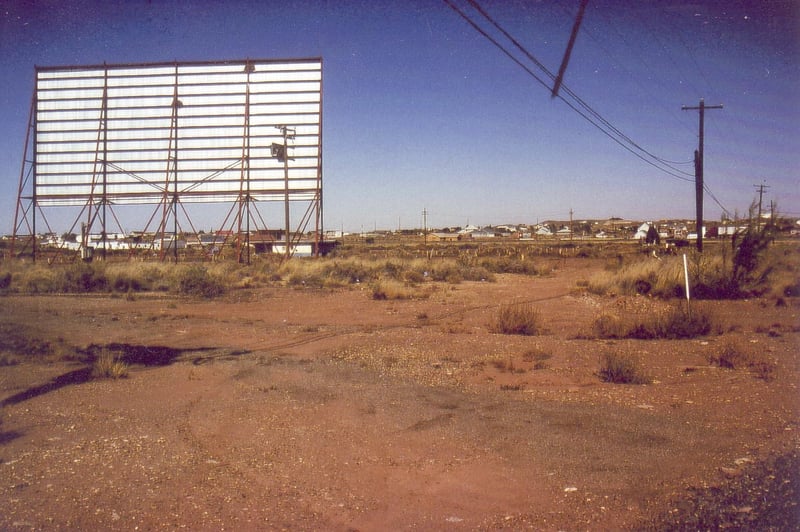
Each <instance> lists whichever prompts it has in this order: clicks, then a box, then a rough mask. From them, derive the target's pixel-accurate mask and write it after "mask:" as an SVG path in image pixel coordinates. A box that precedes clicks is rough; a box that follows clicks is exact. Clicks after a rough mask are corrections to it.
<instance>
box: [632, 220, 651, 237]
mask: <svg viewBox="0 0 800 532" xmlns="http://www.w3.org/2000/svg"><path fill="white" fill-rule="evenodd" d="M649 230H650V224H649V223H648V222H645V223H643V224H642V225H640V226H639V228H638V229H637V230H636V233H634V234H633V239H634V240H644V239H645V238H647V232H648V231H649Z"/></svg>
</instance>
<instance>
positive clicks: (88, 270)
mask: <svg viewBox="0 0 800 532" xmlns="http://www.w3.org/2000/svg"><path fill="white" fill-rule="evenodd" d="M61 276H62V277H61V291H62V292H75V293H79V294H80V293H86V292H104V291H106V290H107V289H108V279H107V278H106V275H105V271H104V268H103V266H102V265H97V264H94V263H92V264H86V263H84V262H77V263H75V264H71V265H69V266H67V267H66V268H64V269H63V270H62V271H61Z"/></svg>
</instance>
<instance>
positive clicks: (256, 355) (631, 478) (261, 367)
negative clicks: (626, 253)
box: [0, 259, 800, 530]
mask: <svg viewBox="0 0 800 532" xmlns="http://www.w3.org/2000/svg"><path fill="white" fill-rule="evenodd" d="M598 267H601V265H600V264H599V263H596V262H592V261H589V260H580V259H576V260H571V261H567V262H561V263H559V264H558V267H557V269H556V270H555V271H554V272H553V273H552V274H551V275H547V276H543V277H524V276H514V275H501V276H499V277H498V280H497V282H492V283H489V282H484V283H481V282H464V283H460V284H457V285H452V284H441V285H437V286H436V287H435V288H434V289H433V291H432V295H431V296H430V297H429V298H428V299H425V300H404V301H376V300H373V299H372V297H371V292H370V290H369V289H368V288H367V287H364V289H363V290H362V289H359V288H354V289H336V290H316V289H297V288H280V287H274V288H263V289H252V290H242V291H236V292H232V293H229V294H227V295H226V296H224V297H222V298H220V299H216V300H200V299H188V298H182V297H177V296H167V295H137V296H136V297H135V298H125V297H112V296H6V297H2V298H0V326H2V329H0V331H5V333H4V334H9V331H24V333H25V334H28V335H33V336H35V337H38V338H42V339H43V340H48V341H50V342H51V343H53V344H54V345H55V344H59V345H67V346H76V347H79V348H83V349H85V348H87V347H88V346H90V345H91V344H95V345H98V346H107V347H108V348H109V349H112V350H115V351H117V352H120V353H124V356H125V357H126V360H128V361H129V362H131V368H130V372H129V375H128V377H127V378H124V379H117V380H111V379H104V380H99V379H93V378H91V374H90V370H89V369H87V367H86V365H85V364H82V363H80V362H75V361H72V362H70V361H68V360H66V361H65V360H60V361H55V362H47V363H44V362H42V361H38V362H37V361H35V360H31V361H25V362H22V363H20V364H16V365H10V366H5V367H0V402H1V404H2V424H0V501H2V503H0V528H2V529H5V530H8V529H12V530H13V529H85V530H97V529H120V530H154V529H172V528H188V529H193V530H223V529H234V530H246V529H270V530H272V529H296V530H309V529H314V530H406V529H414V530H475V529H510V530H518V529H536V530H620V529H669V528H673V529H681V528H686V527H688V528H724V527H727V526H733V527H736V528H739V529H763V528H773V529H777V530H782V529H786V530H788V529H796V528H797V527H798V526H800V513H798V506H797V502H798V493H800V491H798V482H799V480H798V473H797V471H798V470H800V467H798V464H800V462H799V461H798V449H799V448H800V447H799V446H798V444H799V443H800V426H798V420H800V416H798V414H799V413H800V395H798V389H797V387H798V383H800V379H798V377H799V376H800V349H799V348H800V319H798V316H800V302H798V301H796V300H795V299H793V298H787V299H786V301H784V302H783V303H784V304H781V305H776V301H775V300H774V299H773V300H768V299H764V300H746V301H725V302H708V303H707V305H708V306H709V308H710V309H711V311H712V315H713V316H714V322H715V332H714V333H713V334H711V335H709V336H707V337H704V338H700V339H692V340H658V341H654V340H613V341H609V340H597V339H592V338H591V334H590V333H591V324H592V322H593V320H594V319H595V317H596V316H597V315H598V314H599V313H600V312H602V311H604V310H613V311H616V312H621V313H626V312H636V311H638V310H641V309H647V308H648V305H653V304H654V303H653V302H652V301H650V300H649V299H647V298H644V297H616V298H614V297H605V298H604V297H599V296H595V295H591V294H587V293H585V292H582V291H581V290H580V289H579V288H578V286H579V285H580V284H581V283H580V281H582V280H585V279H587V278H588V277H589V276H590V275H591V273H592V271H593V270H594V269H595V268H598ZM512 301H526V302H531V303H532V304H533V305H535V308H536V309H538V311H539V313H540V316H541V321H542V324H543V327H544V332H543V333H542V334H540V335H537V336H509V335H501V334H494V333H491V332H490V330H489V327H488V323H489V322H490V321H491V320H492V318H493V317H494V316H495V315H496V314H497V310H498V307H499V305H501V304H503V303H509V302H512ZM726 342H735V343H736V345H739V346H743V348H745V349H751V350H753V351H758V352H759V353H762V354H764V355H765V356H767V357H768V358H769V359H770V360H773V361H774V362H775V364H776V366H775V370H774V372H773V374H772V378H771V379H769V380H765V379H762V378H759V377H758V376H757V375H755V374H754V373H753V372H750V371H747V370H730V369H723V368H719V367H716V366H714V365H711V364H710V363H709V356H710V355H713V354H715V353H719V352H720V351H721V349H722V348H723V346H724V345H725V343H726ZM611 352H614V353H631V354H635V355H636V356H638V357H639V358H640V360H641V361H642V362H643V364H644V367H645V368H646V370H647V372H648V373H649V374H650V375H651V376H652V378H653V383H652V384H647V385H621V384H608V383H604V382H601V380H600V379H599V378H598V376H597V371H598V368H599V361H598V358H599V356H600V355H601V354H603V353H611Z"/></svg>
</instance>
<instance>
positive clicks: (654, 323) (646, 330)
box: [592, 305, 714, 340]
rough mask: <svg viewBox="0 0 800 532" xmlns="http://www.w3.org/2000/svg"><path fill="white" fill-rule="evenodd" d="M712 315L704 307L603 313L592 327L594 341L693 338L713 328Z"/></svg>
mask: <svg viewBox="0 0 800 532" xmlns="http://www.w3.org/2000/svg"><path fill="white" fill-rule="evenodd" d="M713 325H714V323H713V319H712V316H711V313H710V312H709V311H708V310H707V309H706V308H705V307H703V306H700V305H694V306H693V307H692V308H691V310H686V308H685V307H683V306H682V305H672V306H670V307H668V308H666V309H662V310H653V311H651V312H647V313H643V314H628V313H624V314H620V313H611V312H605V313H603V314H601V315H600V316H598V317H597V319H595V321H594V323H593V324H592V329H593V333H594V336H595V337H597V338H632V339H639V340H655V339H679V338H696V337H698V336H705V335H707V334H709V333H710V332H711V330H712V328H713Z"/></svg>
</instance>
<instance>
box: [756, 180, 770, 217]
mask: <svg viewBox="0 0 800 532" xmlns="http://www.w3.org/2000/svg"><path fill="white" fill-rule="evenodd" d="M753 186H754V187H756V188H757V189H758V218H757V219H756V227H761V202H762V200H763V199H764V189H765V188H769V186H768V185H765V184H764V182H763V181H762V182H761V184H760V185H753Z"/></svg>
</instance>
